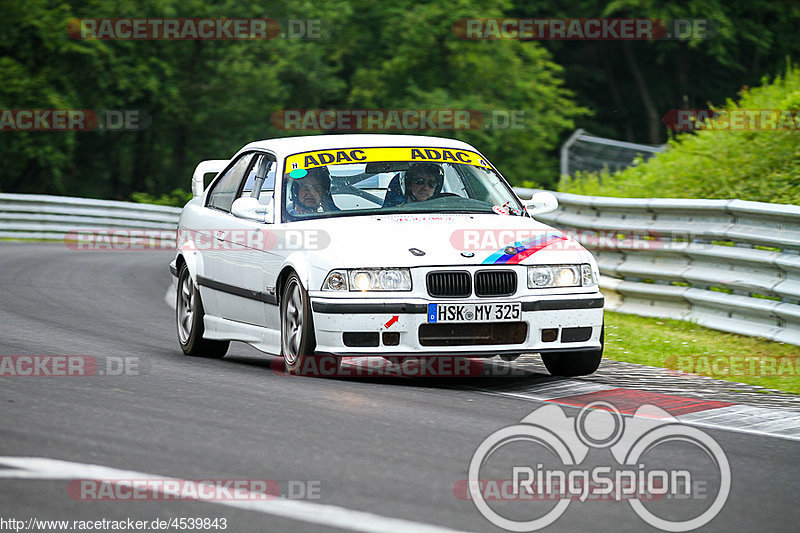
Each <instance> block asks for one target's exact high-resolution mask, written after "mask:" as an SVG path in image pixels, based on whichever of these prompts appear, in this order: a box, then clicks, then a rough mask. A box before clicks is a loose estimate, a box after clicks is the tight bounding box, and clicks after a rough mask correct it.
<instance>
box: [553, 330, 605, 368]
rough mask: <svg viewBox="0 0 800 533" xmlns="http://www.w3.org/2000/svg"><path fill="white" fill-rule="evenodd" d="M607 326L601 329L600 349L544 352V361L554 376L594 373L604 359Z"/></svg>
mask: <svg viewBox="0 0 800 533" xmlns="http://www.w3.org/2000/svg"><path fill="white" fill-rule="evenodd" d="M605 330H606V326H605V324H603V327H602V329H601V330H600V349H599V350H593V351H580V352H560V353H549V354H548V353H543V354H542V362H543V363H544V366H545V367H546V368H547V371H548V372H550V375H552V376H564V377H574V376H586V375H588V374H594V372H595V371H596V370H597V368H598V367H599V366H600V361H601V360H602V359H603V338H604V336H605Z"/></svg>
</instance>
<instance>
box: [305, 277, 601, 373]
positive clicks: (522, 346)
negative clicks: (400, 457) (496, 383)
mask: <svg viewBox="0 0 800 533" xmlns="http://www.w3.org/2000/svg"><path fill="white" fill-rule="evenodd" d="M310 296H311V307H312V309H313V312H314V330H315V336H316V342H317V352H318V353H323V354H331V355H340V356H369V355H390V356H423V355H426V356H431V355H465V356H467V355H469V356H473V357H492V356H495V355H501V354H502V355H515V354H522V353H536V352H538V353H551V352H563V351H583V350H597V349H599V348H600V346H601V345H600V334H601V330H602V326H603V303H604V300H603V296H602V294H600V293H599V292H595V293H588V294H587V293H583V294H561V295H548V296H539V297H535V298H533V297H530V296H529V297H527V298H514V299H505V298H503V299H502V302H503V303H513V302H520V303H521V307H522V316H521V318H520V321H519V322H520V323H522V324H525V331H524V332H522V335H521V337H520V336H518V338H517V339H516V340H517V341H519V342H508V343H504V342H502V341H503V338H502V336H503V335H505V331H506V330H505V329H504V328H503V327H502V326H499V327H498V326H497V324H509V323H495V326H488V323H470V325H473V324H474V325H475V328H473V329H475V330H476V331H477V330H478V329H483V330H487V331H488V330H492V328H493V327H494V328H496V329H494V330H493V331H494V332H495V338H494V339H493V341H492V343H491V344H478V343H474V344H473V343H470V342H469V341H464V342H461V343H457V344H455V345H450V346H433V345H430V343H429V342H427V341H426V344H423V342H421V338H420V335H421V332H420V326H423V325H425V324H428V315H427V311H428V304H429V303H448V301H446V300H439V299H436V300H434V299H426V298H406V299H402V298H399V299H395V298H390V299H381V300H380V301H376V299H370V298H361V299H352V298H347V299H342V298H331V297H329V295H328V294H326V293H314V294H311V295H310ZM326 296H327V297H326ZM498 301H500V299H498ZM458 303H484V302H480V301H474V300H469V301H460V302H458ZM395 317H396V318H395ZM519 327H522V326H521V325H520V326H519ZM445 329H447V328H445ZM453 329H458V330H461V331H463V330H465V329H470V328H469V327H468V326H461V327H457V328H453ZM515 329H516V331H517V333H519V332H520V330H519V328H515ZM553 329H557V334H556V335H555V340H551V341H549V342H546V341H544V340H543V338H542V330H553ZM576 331H577V332H579V333H580V334H579V335H577V338H579V339H580V340H577V341H576V340H574V337H576V335H575V332H576ZM345 333H347V334H354V333H355V334H364V335H362V336H363V337H365V338H368V339H370V340H374V339H375V337H376V335H375V334H377V345H371V346H353V345H351V346H348V345H346V342H345V339H344V334H345ZM384 333H392V334H399V339H397V335H391V336H389V337H387V336H385V335H384ZM551 333H552V332H551ZM551 336H552V335H551ZM390 337H391V341H390V342H391V344H387V343H385V342H384V340H389V338H390ZM351 338H352V337H351ZM584 339H585V340H584ZM570 341H572V342H570ZM368 344H375V343H374V342H370V343H368Z"/></svg>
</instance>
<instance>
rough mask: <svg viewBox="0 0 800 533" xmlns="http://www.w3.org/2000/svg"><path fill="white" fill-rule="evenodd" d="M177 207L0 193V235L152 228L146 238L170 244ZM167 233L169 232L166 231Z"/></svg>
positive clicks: (53, 236) (56, 236) (57, 236)
mask: <svg viewBox="0 0 800 533" xmlns="http://www.w3.org/2000/svg"><path fill="white" fill-rule="evenodd" d="M180 212H181V210H180V209H179V208H177V207H165V206H160V205H148V204H137V203H132V202H116V201H112V200H90V199H87V198H72V197H68V196H48V195H39V194H5V193H2V194H0V238H11V239H37V240H64V239H70V238H72V237H74V236H76V235H77V232H80V231H92V230H94V231H104V230H109V231H113V230H123V231H120V232H119V233H118V234H117V235H115V236H114V237H115V238H116V239H119V238H124V230H152V231H151V236H149V237H148V239H154V240H155V241H157V242H159V244H160V243H161V242H162V241H163V242H169V241H170V239H171V241H172V242H173V243H174V241H175V230H176V229H177V226H178V216H179V215H180ZM169 232H171V235H170V233H169Z"/></svg>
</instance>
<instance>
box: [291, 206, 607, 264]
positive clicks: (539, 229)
mask: <svg viewBox="0 0 800 533" xmlns="http://www.w3.org/2000/svg"><path fill="white" fill-rule="evenodd" d="M291 226H292V228H293V229H297V230H301V231H303V232H307V231H309V232H312V233H313V234H314V235H315V239H314V240H316V242H318V243H319V246H318V249H317V250H313V251H311V252H310V253H313V255H314V260H312V261H311V262H312V263H316V266H318V267H322V266H325V267H331V268H347V267H388V266H403V267H415V266H425V265H481V264H484V265H489V264H494V265H497V264H508V265H513V264H536V263H544V264H559V263H577V262H590V257H591V254H589V252H587V251H586V250H585V249H584V248H583V247H582V246H581V245H580V244H579V243H578V242H577V241H575V240H574V239H572V238H571V237H569V236H568V235H566V234H565V233H562V232H561V231H559V230H555V229H553V228H552V227H550V226H548V225H546V224H542V223H541V222H538V221H536V220H533V219H531V218H529V217H517V216H502V215H493V214H486V215H484V214H411V215H374V216H353V217H337V218H326V219H318V220H313V221H303V222H296V223H293V224H291ZM508 247H512V248H508ZM322 263H327V264H325V265H323V264H322Z"/></svg>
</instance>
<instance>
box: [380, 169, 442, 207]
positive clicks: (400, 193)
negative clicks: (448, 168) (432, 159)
mask: <svg viewBox="0 0 800 533" xmlns="http://www.w3.org/2000/svg"><path fill="white" fill-rule="evenodd" d="M403 185H404V187H403V190H400V175H399V174H398V175H397V176H395V177H394V178H392V181H391V183H389V187H388V190H387V194H386V200H385V201H384V203H383V207H393V206H396V205H403V204H407V203H412V202H424V201H425V200H430V199H432V198H436V197H438V196H439V195H440V194H441V192H442V186H443V185H444V172H443V171H442V167H440V166H439V165H437V164H435V163H414V164H412V165H411V168H410V169H408V170H407V171H406V174H405V177H404V181H403Z"/></svg>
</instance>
